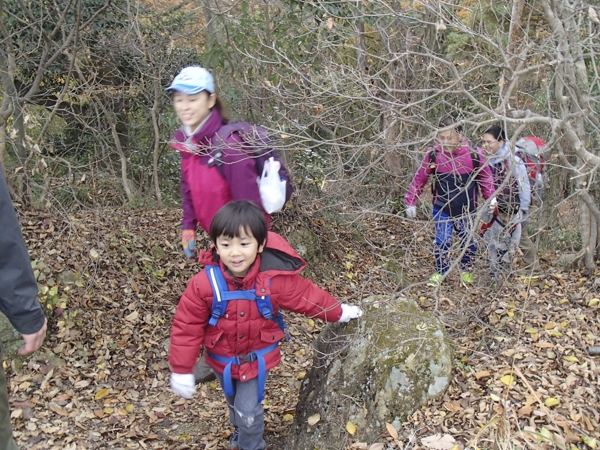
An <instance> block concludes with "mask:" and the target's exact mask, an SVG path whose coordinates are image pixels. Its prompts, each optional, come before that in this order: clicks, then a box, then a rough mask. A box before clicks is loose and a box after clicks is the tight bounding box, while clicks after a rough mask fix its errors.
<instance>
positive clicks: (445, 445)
mask: <svg viewBox="0 0 600 450" xmlns="http://www.w3.org/2000/svg"><path fill="white" fill-rule="evenodd" d="M421 444H423V445H424V446H425V447H427V448H432V449H434V450H450V449H451V448H452V447H454V446H455V445H456V440H455V439H454V438H453V437H452V436H450V435H449V434H444V435H442V434H440V433H438V434H434V435H433V436H428V437H424V438H422V439H421Z"/></svg>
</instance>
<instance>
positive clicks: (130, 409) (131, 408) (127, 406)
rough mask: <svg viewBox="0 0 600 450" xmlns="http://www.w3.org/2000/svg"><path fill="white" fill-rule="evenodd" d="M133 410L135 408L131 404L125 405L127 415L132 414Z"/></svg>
mask: <svg viewBox="0 0 600 450" xmlns="http://www.w3.org/2000/svg"><path fill="white" fill-rule="evenodd" d="M134 409H135V406H133V405H132V404H131V403H127V404H126V405H125V411H127V412H128V413H130V412H132V411H133V410H134Z"/></svg>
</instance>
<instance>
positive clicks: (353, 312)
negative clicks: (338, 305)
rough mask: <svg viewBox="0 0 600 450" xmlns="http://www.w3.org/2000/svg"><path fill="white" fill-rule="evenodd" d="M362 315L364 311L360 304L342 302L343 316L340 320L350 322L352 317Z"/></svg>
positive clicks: (356, 317)
mask: <svg viewBox="0 0 600 450" xmlns="http://www.w3.org/2000/svg"><path fill="white" fill-rule="evenodd" d="M362 315H363V311H362V309H360V308H359V307H358V306H354V305H347V304H345V303H342V317H340V320H338V322H350V319H358V318H359V317H360V316H362Z"/></svg>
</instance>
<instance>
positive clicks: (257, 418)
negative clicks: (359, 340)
mask: <svg viewBox="0 0 600 450" xmlns="http://www.w3.org/2000/svg"><path fill="white" fill-rule="evenodd" d="M210 238H211V239H212V241H213V243H214V246H213V247H212V248H211V249H210V250H209V251H208V252H203V253H202V255H201V257H200V262H201V263H203V264H204V265H206V266H207V267H206V269H205V270H203V271H202V272H200V273H199V274H197V275H196V276H194V278H192V280H191V281H190V283H189V285H188V287H187V288H186V290H185V292H184V293H183V296H182V297H181V300H180V302H179V305H178V306H177V312H176V313H175V318H174V320H173V326H172V329H171V349H170V355H169V362H170V363H171V367H172V370H173V373H172V374H171V389H172V390H173V392H175V393H176V394H178V395H181V396H183V397H185V398H192V396H193V394H194V390H195V383H194V375H193V374H192V370H193V367H194V363H195V362H196V358H197V356H198V352H199V350H200V347H201V346H202V345H204V347H205V349H206V352H205V354H206V361H207V362H208V364H209V365H210V366H211V367H212V368H213V369H214V371H215V372H216V373H217V377H218V378H219V382H220V383H221V385H222V386H223V390H224V391H225V398H226V400H227V406H228V407H229V418H230V421H231V423H232V425H233V426H234V432H233V435H232V436H231V440H230V448H239V449H244V450H262V449H264V448H266V443H265V441H264V440H263V431H264V414H263V408H262V404H261V401H262V392H263V390H264V383H265V381H266V375H267V373H268V371H269V370H270V369H272V368H273V367H275V366H276V365H277V364H279V362H280V360H281V354H280V350H279V347H278V345H277V342H278V341H279V340H281V339H282V338H283V337H284V331H282V329H281V327H280V326H279V325H278V323H277V322H276V321H275V320H271V319H268V318H265V317H264V316H263V315H262V314H261V312H260V311H259V308H258V306H257V303H258V300H257V301H248V300H255V298H254V291H255V292H256V293H259V295H260V294H262V295H265V296H269V295H270V301H271V304H272V309H273V316H277V313H278V311H279V309H287V310H291V311H295V312H297V313H301V314H304V315H306V316H310V317H317V318H319V319H321V320H325V321H328V322H348V321H349V320H350V319H355V318H358V317H360V316H361V315H362V311H361V309H360V308H359V307H357V306H351V305H346V304H344V303H340V302H339V301H338V300H336V299H335V298H334V297H332V296H331V295H330V294H328V293H327V292H326V291H324V290H322V289H320V288H318V287H317V286H315V285H314V284H313V283H312V282H311V281H309V280H307V279H305V278H303V277H302V276H300V275H299V272H300V271H301V270H302V269H303V268H304V267H305V262H304V261H303V260H302V258H300V256H299V255H298V254H297V253H296V252H295V251H294V250H293V249H292V248H291V247H290V245H289V244H288V243H287V242H286V241H285V240H284V239H283V238H282V237H281V236H279V235H277V234H275V233H272V232H268V229H267V223H266V221H265V217H264V214H263V213H262V211H261V210H260V209H259V208H258V207H257V206H256V205H254V204H253V203H251V202H248V201H235V202H231V203H228V204H227V205H225V206H224V207H222V208H221V209H220V210H219V211H218V212H217V214H216V215H215V217H214V219H213V221H212V223H211V226H210ZM216 268H219V269H220V271H221V272H222V274H223V275H224V277H225V280H226V284H227V287H228V290H229V291H230V292H229V293H231V294H233V297H234V299H232V300H230V301H229V302H228V303H227V304H226V309H225V310H224V311H223V314H222V317H220V318H218V319H215V314H214V311H215V309H213V300H215V304H217V300H218V301H221V300H222V298H221V297H223V301H225V300H224V295H223V292H222V291H219V292H220V294H219V295H217V294H216V293H215V292H214V290H213V288H212V283H214V282H215V281H214V278H213V277H214V275H215V272H216ZM209 277H210V278H209ZM248 290H250V291H252V298H251V299H250V298H248V297H244V295H245V293H247V291H248ZM231 291H233V292H231ZM235 295H240V299H235ZM242 298H245V300H243V299H242ZM263 306H264V305H263ZM262 309H263V307H261V310H262Z"/></svg>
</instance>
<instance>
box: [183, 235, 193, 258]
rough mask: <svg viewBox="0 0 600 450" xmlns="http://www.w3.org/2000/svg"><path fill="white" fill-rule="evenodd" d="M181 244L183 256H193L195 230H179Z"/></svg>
mask: <svg viewBox="0 0 600 450" xmlns="http://www.w3.org/2000/svg"><path fill="white" fill-rule="evenodd" d="M181 245H182V246H183V253H185V256H187V257H188V258H193V257H194V250H195V249H196V230H183V231H182V232H181Z"/></svg>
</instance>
